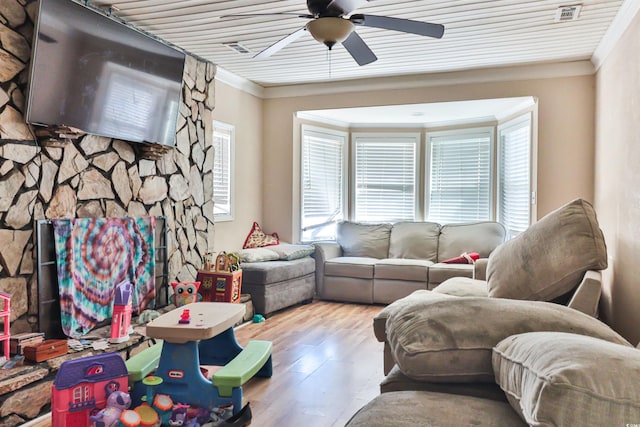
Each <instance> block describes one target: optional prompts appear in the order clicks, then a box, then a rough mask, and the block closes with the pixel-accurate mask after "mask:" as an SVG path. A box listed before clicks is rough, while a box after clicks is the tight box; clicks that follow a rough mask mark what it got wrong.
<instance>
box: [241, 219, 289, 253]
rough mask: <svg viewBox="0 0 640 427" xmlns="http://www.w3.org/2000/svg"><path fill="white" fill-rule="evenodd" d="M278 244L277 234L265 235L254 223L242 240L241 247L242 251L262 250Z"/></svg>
mask: <svg viewBox="0 0 640 427" xmlns="http://www.w3.org/2000/svg"><path fill="white" fill-rule="evenodd" d="M278 244H280V238H279V237H278V233H272V234H265V232H264V231H262V228H260V226H259V225H258V223H257V222H254V223H253V227H251V231H250V232H249V235H248V236H247V238H246V239H244V245H242V249H249V248H262V247H264V246H273V245H278Z"/></svg>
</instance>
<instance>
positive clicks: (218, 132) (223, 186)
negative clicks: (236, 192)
mask: <svg viewBox="0 0 640 427" xmlns="http://www.w3.org/2000/svg"><path fill="white" fill-rule="evenodd" d="M232 143H233V127H232V126H228V125H222V124H219V123H216V124H214V131H213V146H214V156H213V214H214V217H216V219H217V220H224V219H231V217H232V211H231V206H232V204H231V197H232V193H231V176H232V175H231V167H232V163H231V162H232V155H231V154H232Z"/></svg>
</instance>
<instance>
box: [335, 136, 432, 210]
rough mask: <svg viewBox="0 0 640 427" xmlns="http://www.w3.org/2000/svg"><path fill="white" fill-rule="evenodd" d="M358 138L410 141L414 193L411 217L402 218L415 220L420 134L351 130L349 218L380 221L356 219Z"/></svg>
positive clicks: (418, 183) (418, 207)
mask: <svg viewBox="0 0 640 427" xmlns="http://www.w3.org/2000/svg"><path fill="white" fill-rule="evenodd" d="M358 138H361V139H368V140H369V141H365V142H373V140H376V139H383V140H386V142H387V143H389V144H401V143H410V144H413V145H414V147H415V152H414V159H413V161H414V170H413V180H414V195H413V198H414V200H413V219H412V220H409V219H404V221H416V220H418V218H419V217H420V188H421V185H422V183H421V180H420V169H421V165H420V156H421V149H420V146H421V143H420V141H421V139H420V138H421V135H420V133H419V132H379V133H377V132H351V141H350V145H351V147H350V152H351V157H350V158H349V166H350V168H351V174H350V186H349V188H348V194H349V201H350V209H349V218H350V219H351V220H353V221H358V222H380V221H366V220H364V219H358V218H357V217H356V213H357V189H356V186H357V182H358V177H357V173H358V170H357V167H358V165H357V151H358ZM384 221H386V222H389V221H394V220H393V219H386V220H384Z"/></svg>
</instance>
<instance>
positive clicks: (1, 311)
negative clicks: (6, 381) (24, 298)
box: [0, 292, 11, 360]
mask: <svg viewBox="0 0 640 427" xmlns="http://www.w3.org/2000/svg"><path fill="white" fill-rule="evenodd" d="M0 304H2V308H0V319H2V321H3V323H4V329H3V331H2V333H0V342H1V343H2V345H3V347H4V352H3V355H4V359H5V360H9V348H10V339H11V328H10V324H9V321H10V318H11V295H10V294H8V293H6V292H0Z"/></svg>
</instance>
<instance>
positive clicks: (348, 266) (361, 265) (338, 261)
mask: <svg viewBox="0 0 640 427" xmlns="http://www.w3.org/2000/svg"><path fill="white" fill-rule="evenodd" d="M377 261H378V260H377V259H375V258H365V257H339V258H331V259H330V260H327V261H326V262H325V263H324V275H325V276H341V277H356V278H360V279H373V266H374V265H375V263H376V262H377Z"/></svg>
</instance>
